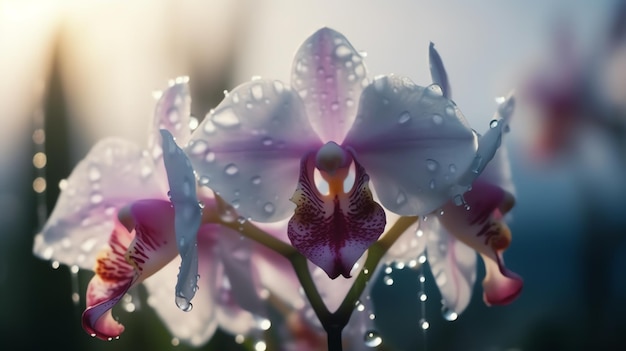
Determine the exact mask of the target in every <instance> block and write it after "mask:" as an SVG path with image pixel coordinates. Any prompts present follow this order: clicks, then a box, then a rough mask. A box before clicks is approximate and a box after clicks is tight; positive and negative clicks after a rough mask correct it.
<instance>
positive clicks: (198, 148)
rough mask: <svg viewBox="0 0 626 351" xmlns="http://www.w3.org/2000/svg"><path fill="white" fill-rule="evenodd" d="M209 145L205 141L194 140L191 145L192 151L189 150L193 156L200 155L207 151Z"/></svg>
mask: <svg viewBox="0 0 626 351" xmlns="http://www.w3.org/2000/svg"><path fill="white" fill-rule="evenodd" d="M207 147H208V145H207V143H206V141H204V140H194V141H192V143H191V149H190V150H189V151H190V152H191V154H192V155H199V154H202V153H204V152H205V151H206V149H207Z"/></svg>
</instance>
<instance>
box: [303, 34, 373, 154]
mask: <svg viewBox="0 0 626 351" xmlns="http://www.w3.org/2000/svg"><path fill="white" fill-rule="evenodd" d="M367 84H368V80H367V71H366V69H365V65H364V64H363V60H362V56H361V54H359V52H358V51H357V50H356V49H355V48H354V47H352V44H350V42H349V41H348V39H346V38H345V37H344V36H343V35H342V34H341V33H338V32H336V31H334V30H332V29H330V28H322V29H320V30H318V31H317V32H315V33H314V34H313V35H311V36H310V37H309V38H308V39H307V40H306V41H305V42H304V43H303V44H302V46H301V47H300V49H298V52H297V53H296V56H295V58H294V61H293V71H292V75H291V85H292V86H293V87H294V89H295V90H296V91H297V92H298V94H299V95H300V97H301V98H302V100H303V101H304V106H305V108H306V113H307V116H308V117H309V121H310V122H311V124H312V126H313V129H314V130H315V131H316V132H317V133H318V135H320V136H321V137H322V140H323V141H324V142H328V141H335V142H337V143H340V142H341V141H342V140H343V138H344V136H345V135H346V133H347V131H348V129H349V128H350V126H351V125H352V122H353V121H354V117H355V116H356V110H357V107H358V103H359V97H360V95H361V91H362V90H363V87H364V86H365V85H367Z"/></svg>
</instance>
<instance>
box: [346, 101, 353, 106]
mask: <svg viewBox="0 0 626 351" xmlns="http://www.w3.org/2000/svg"><path fill="white" fill-rule="evenodd" d="M346 106H348V107H352V106H354V100H352V99H346Z"/></svg>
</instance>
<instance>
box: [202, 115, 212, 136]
mask: <svg viewBox="0 0 626 351" xmlns="http://www.w3.org/2000/svg"><path fill="white" fill-rule="evenodd" d="M208 118H209V116H208V114H207V116H206V117H205V120H204V127H203V128H202V130H204V132H205V133H206V134H213V133H215V124H213V122H211V121H210V120H209V119H208Z"/></svg>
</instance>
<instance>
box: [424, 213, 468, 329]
mask: <svg viewBox="0 0 626 351" xmlns="http://www.w3.org/2000/svg"><path fill="white" fill-rule="evenodd" d="M423 224H424V225H423V228H422V229H423V230H424V231H425V232H426V234H425V235H427V236H428V240H427V244H426V250H427V254H428V264H429V265H430V270H431V272H432V274H433V277H435V283H436V284H437V287H438V288H439V292H440V293H441V298H442V303H443V306H444V308H445V309H446V311H447V312H446V313H447V314H445V315H446V316H448V317H449V318H454V317H456V316H458V315H459V314H461V312H463V311H464V310H465V308H466V307H467V305H468V304H469V303H470V301H471V298H472V291H473V289H474V283H475V282H476V252H475V251H474V249H472V248H470V247H469V246H467V245H465V244H463V243H462V242H461V241H459V240H457V239H456V238H455V237H454V236H453V235H451V234H450V233H448V232H447V230H446V229H445V228H443V227H442V226H441V225H440V224H439V221H438V220H437V218H429V219H428V221H427V222H423ZM452 313H454V315H453V314H452ZM453 316H454V317H453Z"/></svg>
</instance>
